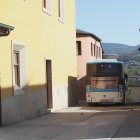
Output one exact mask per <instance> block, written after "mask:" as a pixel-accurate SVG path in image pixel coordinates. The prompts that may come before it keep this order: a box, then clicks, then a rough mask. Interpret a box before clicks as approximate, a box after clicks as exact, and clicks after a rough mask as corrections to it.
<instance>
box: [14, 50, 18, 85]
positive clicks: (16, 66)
mask: <svg viewBox="0 0 140 140" xmlns="http://www.w3.org/2000/svg"><path fill="white" fill-rule="evenodd" d="M13 53H14V55H16V60H17V62H16V63H15V61H14V64H13V66H14V76H15V77H14V80H15V81H14V83H15V86H20V63H19V58H20V54H19V51H15V50H14V52H13ZM14 57H15V56H14ZM14 59H15V58H14ZM15 71H16V72H15Z"/></svg>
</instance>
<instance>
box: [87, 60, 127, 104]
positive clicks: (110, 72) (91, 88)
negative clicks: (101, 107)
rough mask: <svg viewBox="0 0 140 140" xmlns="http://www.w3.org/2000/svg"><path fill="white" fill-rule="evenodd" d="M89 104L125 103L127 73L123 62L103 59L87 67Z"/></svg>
mask: <svg viewBox="0 0 140 140" xmlns="http://www.w3.org/2000/svg"><path fill="white" fill-rule="evenodd" d="M86 71H87V73H86V76H87V80H86V101H87V103H88V104H89V105H90V104H93V103H118V104H124V103H125V80H126V76H125V72H124V66H123V62H121V61H117V60H116V59H102V60H95V61H94V62H88V63H87V66H86Z"/></svg>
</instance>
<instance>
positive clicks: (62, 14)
mask: <svg viewBox="0 0 140 140" xmlns="http://www.w3.org/2000/svg"><path fill="white" fill-rule="evenodd" d="M64 16H65V15H64V0H60V17H59V18H60V20H61V21H62V22H64Z"/></svg>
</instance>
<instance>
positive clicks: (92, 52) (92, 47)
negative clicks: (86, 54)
mask: <svg viewBox="0 0 140 140" xmlns="http://www.w3.org/2000/svg"><path fill="white" fill-rule="evenodd" d="M91 56H93V44H92V43H91Z"/></svg>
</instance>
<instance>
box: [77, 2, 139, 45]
mask: <svg viewBox="0 0 140 140" xmlns="http://www.w3.org/2000/svg"><path fill="white" fill-rule="evenodd" d="M76 28H77V29H81V30H84V31H87V32H90V33H93V34H95V35H96V36H98V37H99V38H101V39H102V42H104V43H121V44H126V45H131V46H135V45H138V44H140V31H139V28H140V0H76Z"/></svg>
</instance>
